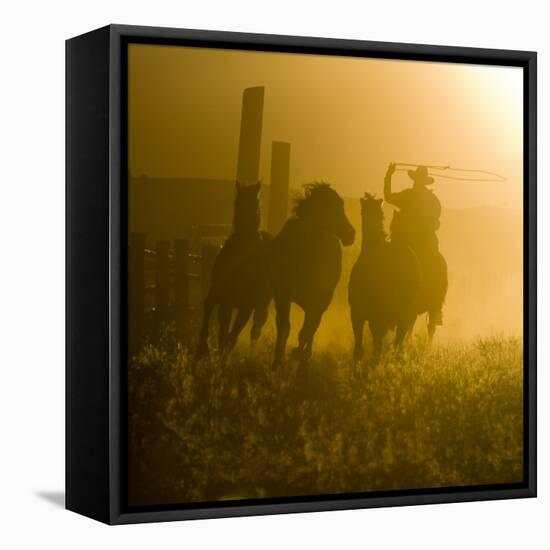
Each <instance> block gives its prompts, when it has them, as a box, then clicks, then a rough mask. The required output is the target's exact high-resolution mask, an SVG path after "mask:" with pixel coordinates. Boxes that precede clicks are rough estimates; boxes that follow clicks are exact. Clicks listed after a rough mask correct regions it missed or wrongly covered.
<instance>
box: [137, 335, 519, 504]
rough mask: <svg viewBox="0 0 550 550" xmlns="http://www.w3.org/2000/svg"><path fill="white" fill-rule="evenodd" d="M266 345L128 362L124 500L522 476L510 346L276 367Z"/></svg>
mask: <svg viewBox="0 0 550 550" xmlns="http://www.w3.org/2000/svg"><path fill="white" fill-rule="evenodd" d="M271 349H272V348H271V344H270V342H265V343H264V344H263V346H261V347H260V348H259V349H257V350H254V351H253V353H251V352H250V350H249V349H246V348H244V347H243V348H242V349H237V350H236V351H235V352H233V353H232V355H231V356H230V357H229V359H228V360H227V361H226V364H225V365H223V366H222V365H220V362H219V360H218V358H216V357H212V358H211V359H210V360H205V361H202V362H200V363H199V364H197V365H194V366H192V364H191V362H190V360H189V356H188V354H187V352H186V351H185V350H184V349H183V348H181V347H179V346H176V345H172V344H169V343H166V342H165V343H163V344H162V345H160V346H159V347H154V346H148V347H146V348H144V350H143V351H142V352H141V354H140V355H139V356H137V357H135V358H133V359H132V360H131V361H130V364H129V371H128V376H129V379H128V380H129V396H128V397H129V399H128V405H129V416H128V427H129V503H130V504H131V505H139V504H156V503H164V504H166V503H174V502H191V501H205V500H207V501H210V500H218V499H238V498H258V497H280V496H287V495H295V496H296V495H310V494H320V493H322V494H329V493H341V492H362V491H379V490H391V489H409V488H420V487H422V488H426V487H441V486H459V485H478V484H493V483H509V482H518V481H521V480H522V475H523V446H522V440H523V385H522V384H523V359H522V355H523V347H522V343H521V340H519V339H512V338H492V339H484V340H478V341H475V342H470V343H468V344H463V345H460V344H453V345H434V346H433V347H432V348H431V349H428V348H427V347H426V346H425V344H424V343H423V342H422V340H420V339H417V340H416V341H415V342H413V343H411V344H410V345H409V347H408V349H407V352H406V355H405V357H403V358H396V357H394V356H392V355H391V354H388V355H386V356H385V357H384V359H383V361H382V362H381V364H379V365H377V366H368V365H359V366H357V367H355V366H354V365H353V364H352V363H351V362H350V360H349V358H348V357H343V356H336V355H335V353H336V352H334V354H331V353H330V352H316V353H315V354H314V356H313V358H312V360H311V361H310V363H309V365H308V366H307V368H305V369H303V368H298V365H296V364H293V363H292V362H290V363H289V364H288V365H286V366H285V367H284V368H282V369H280V370H276V371H274V370H272V369H271V366H270V364H271Z"/></svg>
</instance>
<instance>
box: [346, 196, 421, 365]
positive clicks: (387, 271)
mask: <svg viewBox="0 0 550 550" xmlns="http://www.w3.org/2000/svg"><path fill="white" fill-rule="evenodd" d="M361 217H362V229H363V235H362V242H361V252H360V254H359V257H358V258H357V261H356V262H355V265H354V266H353V269H352V271H351V275H350V280H349V287H348V299H349V305H350V310H351V322H352V326H353V334H354V337H355V348H354V353H353V356H354V359H355V360H356V361H359V360H360V359H361V358H362V357H363V353H364V351H363V328H364V324H365V322H366V321H368V323H369V328H370V331H371V333H372V338H373V360H374V361H375V362H378V360H379V359H380V353H381V350H382V341H383V338H384V336H385V335H386V333H387V331H388V330H390V329H396V337H395V344H396V346H397V347H398V348H401V346H402V344H403V339H404V338H405V335H406V334H407V332H408V331H409V330H410V329H411V328H412V326H413V325H414V320H415V318H416V313H417V311H416V310H417V305H416V301H417V298H418V291H419V283H420V271H419V265H418V261H417V258H416V255H415V254H414V252H413V251H412V250H411V249H410V248H409V247H406V246H400V245H398V244H395V243H390V242H388V241H387V239H386V234H385V232H384V227H383V222H384V213H383V211H382V199H375V198H374V197H373V196H372V195H369V194H368V193H365V198H364V199H361Z"/></svg>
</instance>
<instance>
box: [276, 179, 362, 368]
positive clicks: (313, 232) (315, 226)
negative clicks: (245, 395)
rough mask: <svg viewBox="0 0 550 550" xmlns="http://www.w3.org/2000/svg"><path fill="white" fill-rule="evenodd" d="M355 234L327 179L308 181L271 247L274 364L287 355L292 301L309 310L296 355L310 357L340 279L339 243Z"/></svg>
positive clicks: (340, 200)
mask: <svg viewBox="0 0 550 550" xmlns="http://www.w3.org/2000/svg"><path fill="white" fill-rule="evenodd" d="M354 238H355V230H354V229H353V226H352V225H351V224H350V222H349V220H348V219H347V217H346V214H345V211H344V201H343V200H342V198H341V197H340V196H339V195H338V193H337V192H336V191H334V189H332V188H331V187H330V185H329V184H327V183H311V184H308V185H306V186H305V193H304V195H303V196H302V197H300V198H298V199H296V203H295V207H294V215H293V216H292V217H291V218H290V219H289V220H288V221H287V222H286V224H285V225H284V227H283V228H282V230H281V232H280V233H279V234H278V235H277V236H276V237H275V238H274V239H273V242H272V246H271V253H270V267H271V278H272V284H273V291H274V298H275V307H276V310H277V342H276V344H275V357H274V363H275V364H279V363H280V362H281V361H282V360H283V358H284V354H285V348H286V342H287V339H288V335H289V332H290V319H289V317H290V305H291V303H292V302H294V303H296V304H298V305H299V306H300V307H301V308H302V309H303V310H304V312H305V318H304V324H303V326H302V329H301V330H300V334H299V337H298V346H297V347H296V348H294V350H293V351H292V356H293V357H294V358H296V359H300V360H301V361H307V360H308V359H309V357H310V356H311V348H312V344H313V337H314V335H315V332H316V331H317V328H318V327H319V323H320V322H321V317H322V315H323V313H324V312H325V310H326V309H327V307H328V306H329V304H330V301H331V299H332V295H333V293H334V289H335V287H336V284H337V283H338V280H339V278H340V272H341V269H342V251H341V248H340V242H341V243H342V244H343V245H344V246H348V245H350V244H352V243H353V240H354Z"/></svg>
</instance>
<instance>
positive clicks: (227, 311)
mask: <svg viewBox="0 0 550 550" xmlns="http://www.w3.org/2000/svg"><path fill="white" fill-rule="evenodd" d="M232 312H233V308H232V307H231V306H229V305H227V304H220V305H219V307H218V350H219V352H220V353H222V352H223V351H224V349H225V347H226V346H227V339H228V337H229V323H230V322H231V313H232Z"/></svg>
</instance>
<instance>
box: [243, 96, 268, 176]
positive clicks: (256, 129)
mask: <svg viewBox="0 0 550 550" xmlns="http://www.w3.org/2000/svg"><path fill="white" fill-rule="evenodd" d="M264 90H265V88H264V87H263V86H258V87H255V88H246V89H245V90H244V92H243V106H242V112H241V133H240V137H239V157H238V160H237V180H238V181H239V182H240V183H242V184H243V185H251V184H253V183H256V181H258V176H259V171H260V146H261V142H262V122H263V112H264Z"/></svg>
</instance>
